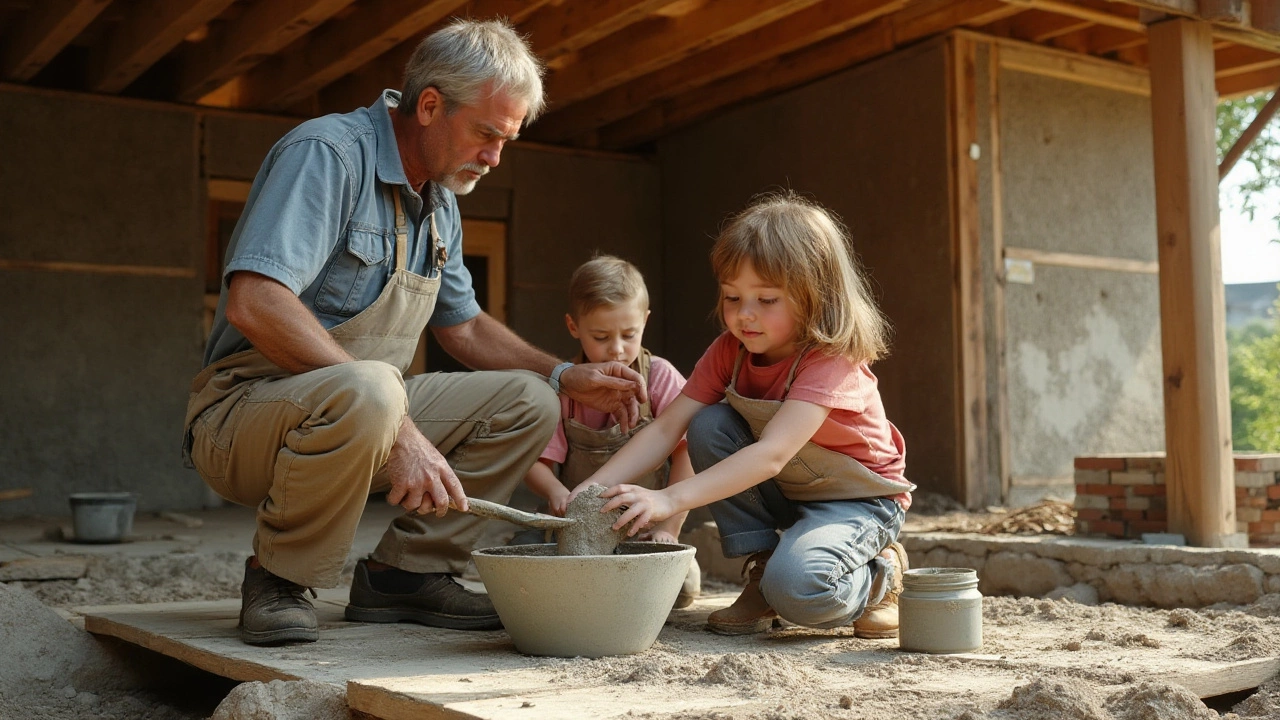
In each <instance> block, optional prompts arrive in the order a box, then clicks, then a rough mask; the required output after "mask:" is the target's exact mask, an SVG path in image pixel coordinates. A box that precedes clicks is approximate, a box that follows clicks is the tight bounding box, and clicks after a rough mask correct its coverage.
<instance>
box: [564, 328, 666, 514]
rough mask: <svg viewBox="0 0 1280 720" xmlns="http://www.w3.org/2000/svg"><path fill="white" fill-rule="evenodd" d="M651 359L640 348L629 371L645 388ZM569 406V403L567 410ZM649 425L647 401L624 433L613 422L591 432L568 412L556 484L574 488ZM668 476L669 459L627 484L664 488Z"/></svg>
mask: <svg viewBox="0 0 1280 720" xmlns="http://www.w3.org/2000/svg"><path fill="white" fill-rule="evenodd" d="M651 357H652V356H651V355H650V354H649V351H648V350H645V349H643V348H642V349H641V350H640V356H639V357H637V358H636V361H635V363H633V364H632V369H633V370H635V371H636V372H638V373H640V376H641V377H643V378H644V381H645V384H646V386H647V385H648V383H649V368H650V366H651ZM580 359H581V358H580ZM573 406H574V405H573V401H572V400H570V401H569V408H570V410H571V411H572V409H573ZM651 422H653V408H652V406H651V405H650V404H649V402H647V401H646V402H645V403H643V404H641V405H640V421H639V422H637V423H636V426H635V427H633V428H631V432H628V433H623V432H622V430H621V429H620V428H619V426H618V425H617V424H616V423H615V424H613V425H610V426H609V427H607V428H605V429H604V430H593V429H591V428H589V427H587V426H586V425H583V424H582V423H579V422H575V421H574V420H573V416H572V413H571V414H570V416H569V417H567V418H565V419H564V423H563V424H564V439H565V444H566V445H567V446H568V448H567V450H566V451H565V456H564V463H562V464H561V466H560V482H561V483H564V486H565V487H567V488H570V489H572V488H576V487H578V484H579V483H581V482H582V481H583V480H586V479H587V478H589V477H591V476H592V475H594V474H595V473H596V471H597V470H599V469H600V468H602V467H604V464H605V463H606V462H608V461H609V458H611V457H613V455H614V453H616V452H618V450H620V449H621V448H622V446H623V445H626V444H627V441H628V440H630V439H631V437H632V436H633V435H635V434H636V433H637V432H640V429H641V428H643V427H644V426H645V425H648V424H649V423H651ZM670 474H671V459H670V458H667V459H666V460H664V461H663V462H662V464H661V465H659V466H658V467H657V468H655V469H653V470H652V471H650V472H648V473H645V474H644V475H641V476H640V477H638V478H636V479H635V480H633V481H631V484H632V485H639V486H641V487H645V488H648V489H650V490H660V489H662V488H664V487H666V486H667V478H668V477H669V476H670Z"/></svg>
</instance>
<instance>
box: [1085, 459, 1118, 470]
mask: <svg viewBox="0 0 1280 720" xmlns="http://www.w3.org/2000/svg"><path fill="white" fill-rule="evenodd" d="M1075 465H1076V469H1077V470H1124V466H1125V462H1124V458H1122V457H1092V456H1090V457H1078V458H1076V461H1075Z"/></svg>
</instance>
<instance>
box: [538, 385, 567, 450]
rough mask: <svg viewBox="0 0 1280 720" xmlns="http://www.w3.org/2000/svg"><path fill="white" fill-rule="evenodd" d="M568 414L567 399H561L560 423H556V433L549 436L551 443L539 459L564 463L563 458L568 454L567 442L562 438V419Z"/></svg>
mask: <svg viewBox="0 0 1280 720" xmlns="http://www.w3.org/2000/svg"><path fill="white" fill-rule="evenodd" d="M568 414H569V410H568V398H565V397H561V398H560V421H559V422H557V423H556V432H555V434H554V435H552V436H551V442H549V443H547V448H546V449H545V450H543V451H542V455H541V456H540V458H539V459H541V460H547V461H550V462H553V463H564V459H565V457H567V456H568V454H569V441H568V440H567V439H565V436H564V418H565V416H566V415H568Z"/></svg>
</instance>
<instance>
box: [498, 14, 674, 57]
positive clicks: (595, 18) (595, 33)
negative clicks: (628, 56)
mask: <svg viewBox="0 0 1280 720" xmlns="http://www.w3.org/2000/svg"><path fill="white" fill-rule="evenodd" d="M674 1H675V0H597V1H596V2H589V3H583V2H578V3H564V4H562V5H558V6H556V7H555V8H554V12H545V13H536V14H534V15H533V17H531V18H529V20H528V21H527V22H526V23H525V24H524V25H522V26H521V27H520V31H521V32H523V33H526V34H528V36H529V44H530V45H532V46H533V48H534V49H535V50H536V51H537V52H538V55H539V56H541V57H542V59H543V60H554V59H555V58H558V57H560V56H561V55H564V54H565V53H571V52H576V51H578V50H581V49H582V48H584V47H586V46H588V45H590V44H591V43H594V42H596V41H598V40H600V39H602V38H604V37H606V36H608V35H612V34H613V33H615V32H618V31H619V30H621V29H623V28H625V27H627V26H628V25H631V24H633V23H636V22H638V21H640V20H643V19H644V18H646V17H647V16H648V15H649V14H650V13H652V12H653V11H654V10H658V9H660V8H662V7H665V6H667V5H670V4H671V3H672V2H674Z"/></svg>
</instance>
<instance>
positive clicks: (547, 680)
mask: <svg viewBox="0 0 1280 720" xmlns="http://www.w3.org/2000/svg"><path fill="white" fill-rule="evenodd" d="M735 594H736V593H734V592H732V591H730V592H722V593H719V594H715V595H711V596H704V597H703V598H702V599H700V600H699V601H698V602H697V603H695V605H694V606H693V607H692V608H690V609H688V610H677V611H673V612H672V614H671V617H670V619H669V620H668V623H667V626H666V627H665V628H664V629H663V632H662V635H661V636H660V637H659V639H658V642H657V643H656V644H655V645H654V647H653V648H652V649H650V650H649V651H647V652H645V653H640V654H638V655H631V656H625V657H616V658H602V659H598V660H586V659H582V658H575V659H560V658H534V657H528V656H524V655H521V654H519V653H517V652H516V651H515V649H514V647H513V646H512V644H511V641H510V639H509V638H508V636H507V635H506V633H504V632H460V631H451V630H440V629H435V628H426V627H420V626H417V625H407V624H406V625H365V624H356V623H348V622H345V621H344V620H343V619H342V609H343V606H344V604H345V602H344V601H345V598H344V597H343V592H342V591H328V592H325V593H323V594H322V595H321V598H320V600H318V601H317V603H316V607H317V615H318V617H319V619H320V625H321V635H320V641H319V642H317V643H314V644H309V645H292V646H284V647H275V648H258V647H252V646H248V645H244V644H243V643H241V642H240V640H239V638H238V636H237V634H236V621H237V614H238V611H239V602H238V601H234V600H230V601H218V602H179V603H164V604H156V605H126V606H111V607H94V608H78V609H77V610H76V612H78V613H80V614H82V615H83V616H84V618H85V628H86V629H87V630H89V631H90V632H94V633H98V634H103V635H112V636H115V637H118V638H121V639H123V640H125V641H128V642H131V643H134V644H136V645H140V646H142V647H146V648H149V649H151V650H154V651H156V652H160V653H162V654H165V655H168V656H170V657H173V658H176V659H179V660H182V661H183V662H186V663H189V664H191V665H194V666H196V667H200V668H203V669H205V670H208V671H210V672H213V673H216V674H218V675H222V676H224V677H228V678H232V679H235V680H260V681H268V680H273V679H279V680H290V679H308V680H315V681H319V682H325V683H329V684H333V685H339V686H344V687H345V688H346V692H347V702H348V704H349V706H350V707H351V708H352V709H354V710H359V711H361V712H364V713H367V714H369V715H371V716H374V717H378V718H384V719H386V720H398V719H400V718H423V717H447V718H483V719H486V720H505V719H507V718H520V719H521V720H545V719H550V718H563V717H600V718H610V717H621V716H626V715H629V714H635V713H642V714H644V715H645V716H646V717H652V718H668V717H712V716H718V714H727V715H739V714H741V715H743V716H756V715H761V714H767V713H769V712H772V711H774V710H776V709H777V708H786V709H787V710H788V711H790V714H789V715H787V716H791V715H796V716H811V715H814V714H821V713H823V712H825V711H826V710H828V709H829V710H831V711H836V712H838V711H839V709H840V708H844V707H849V706H852V707H855V708H857V709H858V711H859V712H860V713H861V714H858V713H852V714H850V715H849V717H858V718H861V717H885V716H889V715H891V714H892V713H893V711H894V707H895V706H894V705H892V703H898V704H899V705H900V704H901V703H902V702H903V697H904V696H909V697H911V698H912V702H913V703H915V704H914V707H915V708H916V709H917V710H922V711H924V710H928V711H929V712H931V713H934V715H931V716H939V717H942V716H947V715H948V714H955V713H956V712H958V711H961V710H963V709H965V708H972V707H992V706H994V705H995V703H997V702H999V701H1000V700H1003V699H1005V698H1008V697H1009V695H1010V693H1011V692H1012V690H1013V688H1014V687H1017V686H1019V685H1024V684H1026V683H1027V682H1028V680H1029V678H1032V677H1041V676H1046V675H1047V676H1076V677H1082V678H1087V679H1089V680H1090V681H1092V682H1096V683H1097V684H1098V687H1099V688H1101V689H1102V691H1103V692H1106V691H1107V690H1106V688H1115V687H1117V686H1118V685H1122V684H1124V683H1134V682H1138V681H1140V680H1146V679H1149V680H1160V681H1170V680H1172V681H1174V682H1177V683H1178V684H1181V685H1183V686H1184V687H1187V688H1189V689H1191V690H1192V691H1193V692H1195V693H1196V694H1197V695H1199V696H1201V697H1209V696H1214V695H1221V694H1224V693H1227V692H1233V691H1236V690H1242V689H1246V688H1250V687H1256V686H1257V685H1258V684H1260V683H1262V682H1263V681H1265V680H1266V679H1267V678H1269V677H1271V676H1273V675H1274V674H1275V673H1276V672H1277V670H1280V658H1271V657H1268V658H1255V659H1247V660H1242V661H1230V662H1228V661H1222V662H1219V661H1214V660H1212V659H1207V658H1208V656H1205V655H1203V654H1201V655H1200V656H1198V657H1192V656H1190V655H1194V654H1195V652H1199V650H1196V651H1195V652H1192V651H1193V647H1192V645H1191V643H1193V642H1196V638H1201V639H1203V638H1202V636H1203V629H1201V630H1199V631H1196V630H1189V629H1183V628H1175V627H1171V626H1168V625H1167V624H1166V623H1165V621H1164V619H1163V617H1153V618H1151V619H1150V621H1149V622H1147V624H1146V625H1144V626H1143V627H1141V628H1137V629H1139V630H1141V631H1143V632H1144V633H1145V634H1144V635H1142V637H1144V638H1149V642H1148V643H1147V644H1146V645H1142V646H1140V647H1134V646H1133V645H1132V643H1130V639H1131V637H1132V636H1128V635H1125V636H1121V635H1115V637H1111V636H1110V635H1107V636H1105V637H1104V636H1103V635H1099V634H1097V633H1098V632H1101V631H1100V630H1099V628H1104V629H1105V628H1106V627H1107V623H1106V622H1102V623H1100V624H1098V625H1097V626H1095V627H1093V628H1090V627H1087V626H1082V625H1081V623H1079V622H1078V621H1073V622H1059V623H1053V622H1049V621H1048V620H1047V619H1046V618H1047V616H1044V617H1038V616H1037V615H1035V614H1033V613H1031V612H1027V611H1024V610H1022V609H1020V606H1019V607H1018V608H1014V609H1012V610H1011V609H1009V608H1006V609H1004V610H1003V611H1002V614H1001V615H998V616H997V617H995V618H994V619H989V620H988V623H987V627H986V628H985V632H986V640H987V642H986V644H985V645H984V647H983V648H982V650H981V651H979V652H978V653H973V654H967V655H952V656H928V655H918V654H908V653H902V652H900V651H898V650H897V643H896V641H894V640H879V641H874V640H861V639H858V638H855V637H854V636H853V635H852V632H851V630H850V629H849V628H842V629H838V630H831V631H815V630H807V629H804V628H786V629H782V630H775V631H774V632H771V633H769V634H768V635H764V636H754V637H721V636H716V635H711V634H709V633H707V632H706V631H705V620H706V615H707V613H708V612H710V611H711V610H713V609H715V608H718V607H723V606H724V605H726V604H728V603H729V602H730V601H731V600H732V598H733V596H734V595H735ZM1008 602H1015V601H1008ZM1016 602H1024V603H1027V602H1032V601H1016ZM1006 604H1007V603H1006ZM1028 607H1029V608H1030V607H1033V606H1030V605H1028ZM1090 630H1093V631H1094V632H1092V633H1090V635H1089V636H1088V637H1084V636H1085V633H1087V632H1090ZM1112 634H1114V633H1112ZM1224 637H1225V636H1224ZM1081 638H1084V639H1083V640H1081ZM1091 638H1093V639H1091ZM1227 639H1229V638H1227ZM1072 640H1076V642H1071V641H1072ZM1122 643H1123V644H1122ZM1067 644H1070V645H1073V646H1076V647H1077V648H1078V650H1077V651H1074V652H1073V651H1068V650H1064V649H1063V647H1064V646H1065V645H1067ZM1197 647H1199V646H1197Z"/></svg>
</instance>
